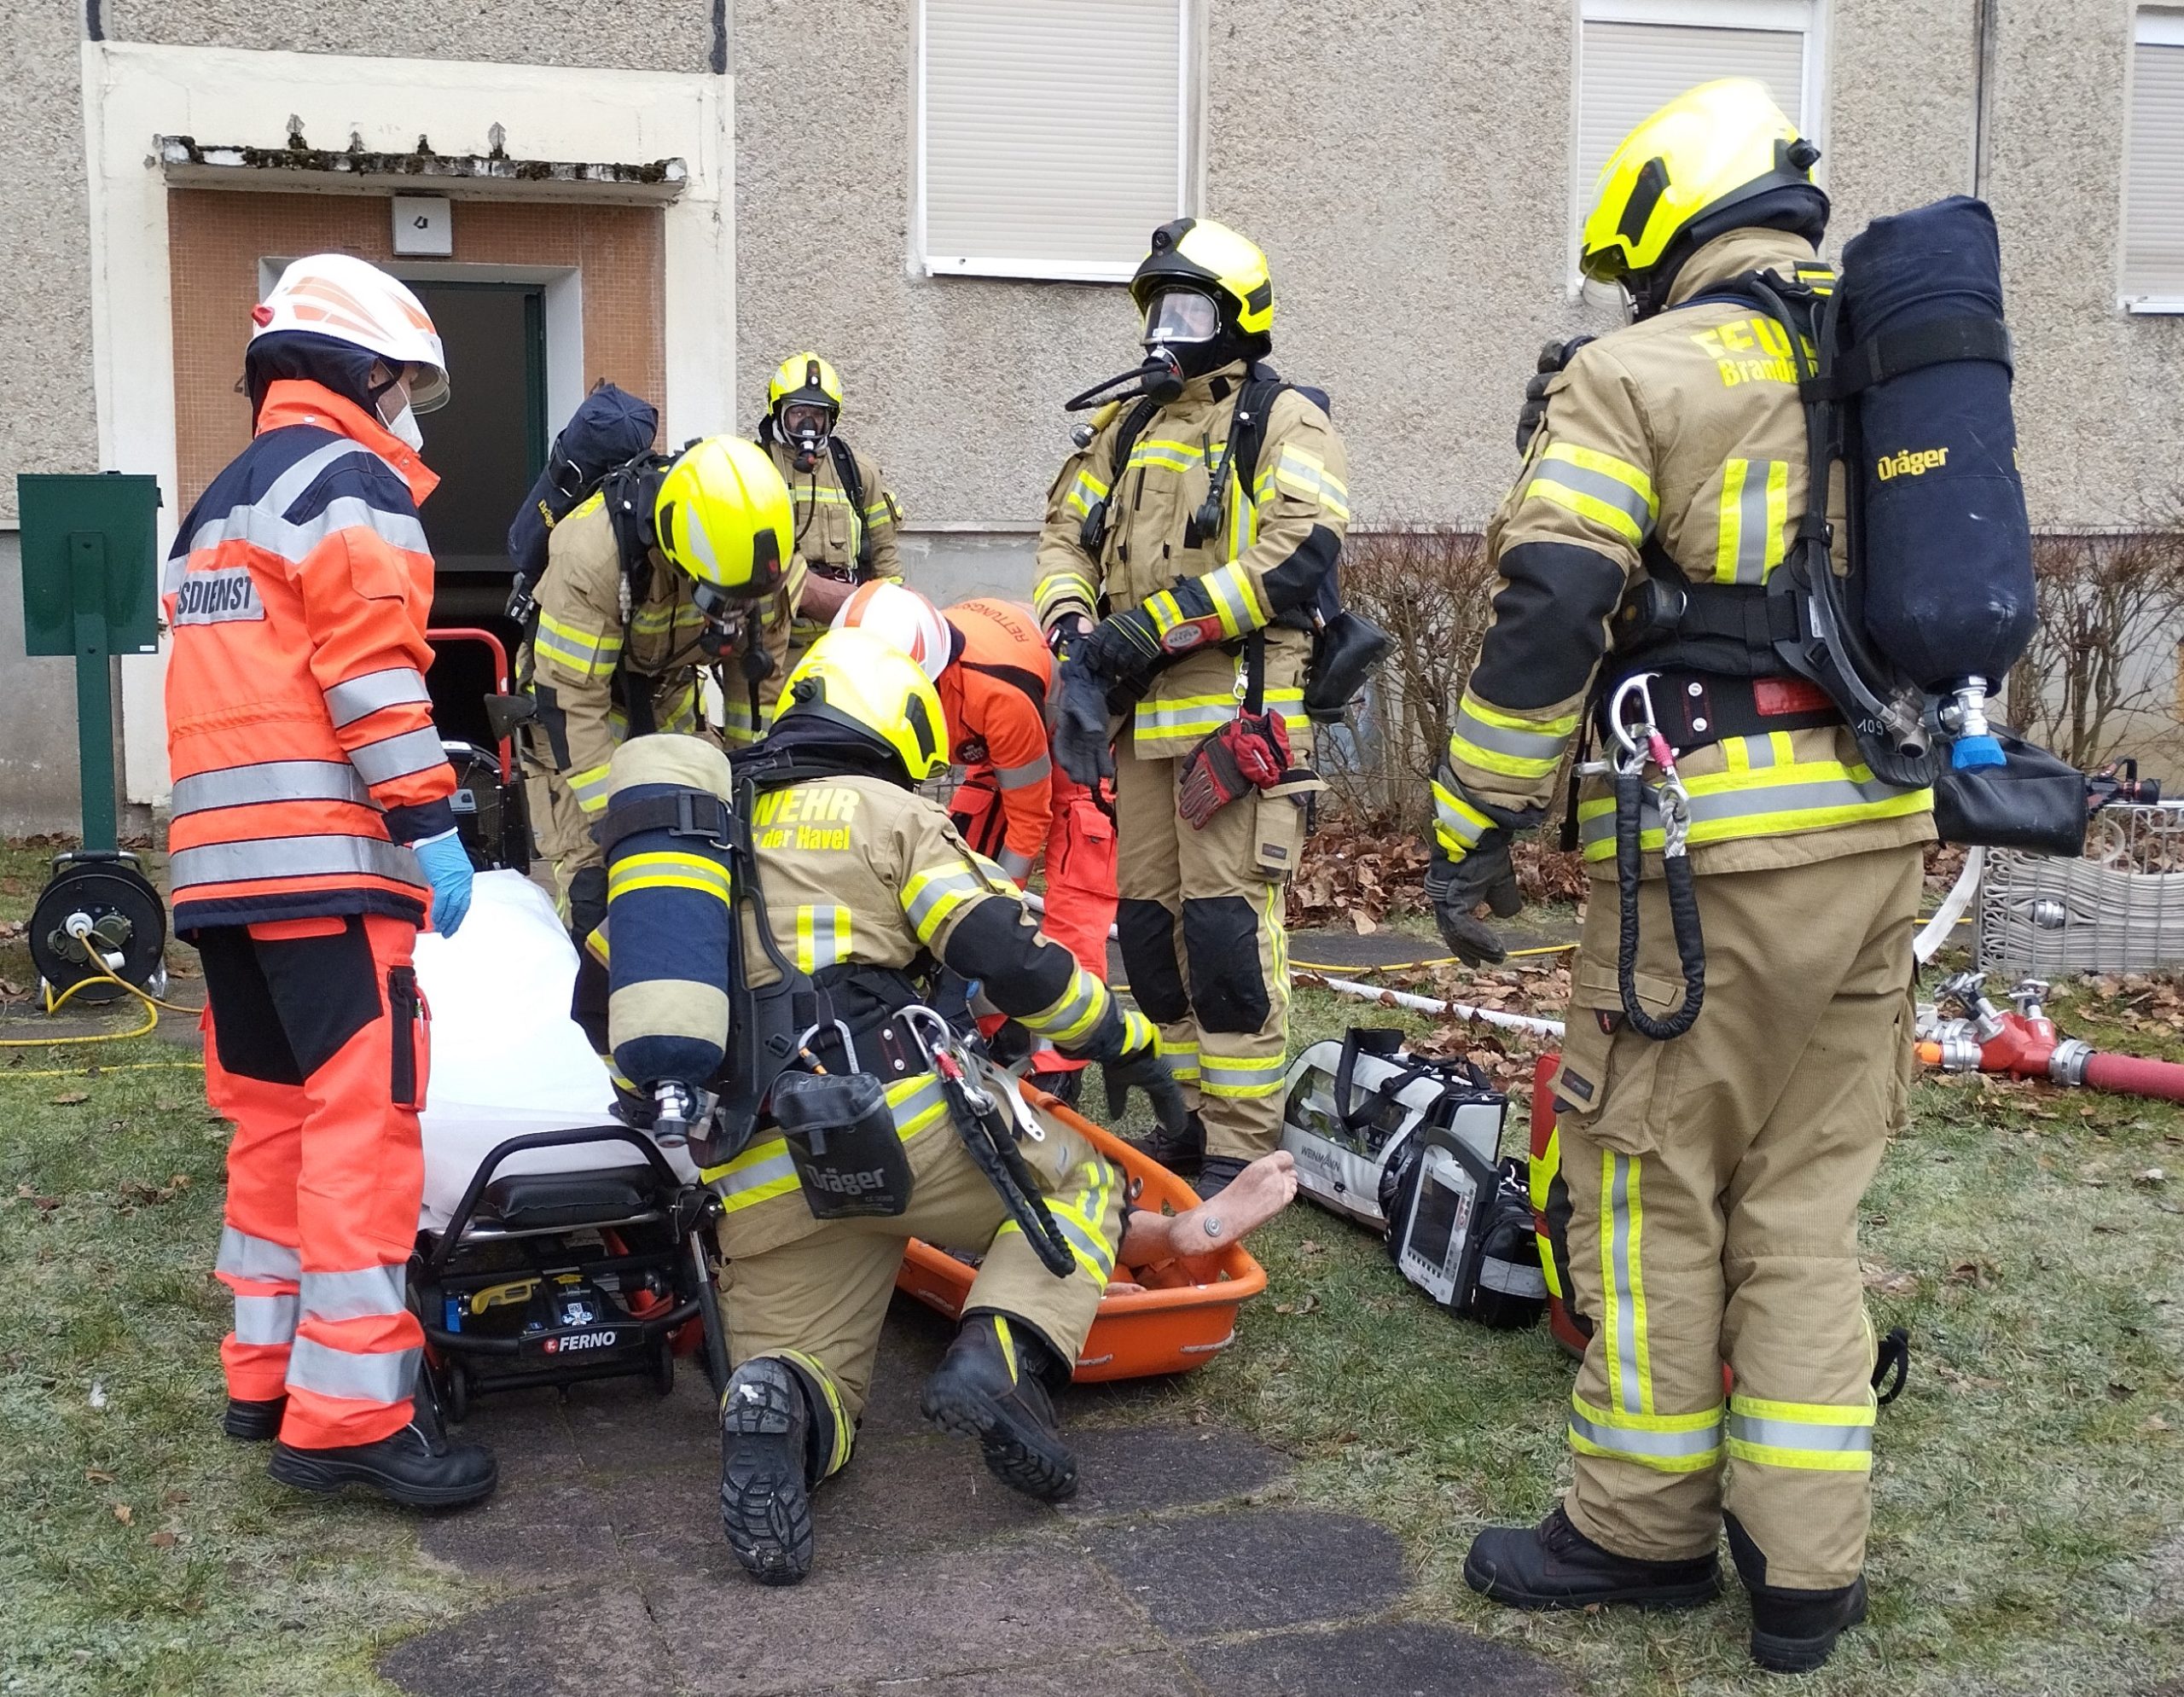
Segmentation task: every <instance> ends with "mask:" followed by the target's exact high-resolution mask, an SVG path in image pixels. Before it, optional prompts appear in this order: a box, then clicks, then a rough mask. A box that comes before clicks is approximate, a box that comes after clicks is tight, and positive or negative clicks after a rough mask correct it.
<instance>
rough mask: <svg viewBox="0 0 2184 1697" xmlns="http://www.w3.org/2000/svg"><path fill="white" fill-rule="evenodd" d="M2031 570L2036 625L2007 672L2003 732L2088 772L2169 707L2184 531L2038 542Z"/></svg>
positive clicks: (2183, 604)
mask: <svg viewBox="0 0 2184 1697" xmlns="http://www.w3.org/2000/svg"><path fill="white" fill-rule="evenodd" d="M2180 516H2184V515H2180ZM2032 569H2033V583H2034V588H2035V591H2036V596H2037V604H2038V607H2039V611H2040V624H2039V627H2038V629H2037V630H2036V631H2034V633H2033V637H2032V641H2031V642H2030V645H2029V646H2028V647H2027V648H2026V649H2025V651H2024V658H2023V659H2021V660H2018V663H2017V665H2016V666H2015V667H2013V669H2012V671H2011V672H2010V677H2009V718H2010V723H2011V724H2013V725H2015V726H2017V727H2018V729H2021V730H2023V731H2024V733H2025V734H2026V735H2029V736H2030V737H2031V738H2032V739H2033V740H2034V741H2038V742H2040V743H2042V744H2044V745H2045V746H2046V747H2049V748H2052V749H2053V751H2054V752H2055V753H2058V754H2059V755H2060V756H2062V758H2065V760H2068V761H2069V762H2070V763H2071V764H2072V765H2074V766H2078V767H2081V768H2091V767H2093V766H2094V765H2096V764H2100V762H2101V761H2103V760H2105V759H2107V758H2111V757H2113V756H2114V755H2115V754H2117V753H2122V752H2128V751H2126V750H2123V749H2122V748H2121V747H2120V744H2121V742H2122V741H2123V738H2124V737H2126V736H2128V735H2130V726H2129V721H2130V719H2131V718H2133V717H2134V716H2135V715H2137V714H2139V713H2142V712H2147V711H2149V710H2159V711H2162V712H2164V714H2165V713H2167V712H2169V711H2171V710H2172V708H2173V703H2172V700H2171V695H2172V692H2173V690H2174V689H2175V667H2174V663H2173V656H2174V654H2175V644H2176V639H2177V632H2178V628H2179V626H2180V625H2184V529H2181V528H2180V527H2179V526H2177V525H2175V524H2167V525H2164V526H2162V527H2161V528H2160V529H2158V530H2150V531H2146V532H2139V533H2136V534H2132V535H2122V536H2043V537H2036V538H2034V540H2033V547H2032Z"/></svg>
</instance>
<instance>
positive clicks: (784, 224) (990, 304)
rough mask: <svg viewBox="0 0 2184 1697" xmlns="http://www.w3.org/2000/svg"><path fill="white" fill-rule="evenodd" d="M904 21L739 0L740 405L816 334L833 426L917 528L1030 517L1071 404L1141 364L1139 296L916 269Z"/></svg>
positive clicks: (905, 7) (872, 10)
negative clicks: (832, 394) (831, 376)
mask: <svg viewBox="0 0 2184 1697" xmlns="http://www.w3.org/2000/svg"><path fill="white" fill-rule="evenodd" d="M912 16H913V8H912V5H911V4H910V0H738V3H737V5H736V9H735V42H736V86H735V143H736V185H735V187H736V249H737V251H736V273H737V276H736V357H737V362H738V368H739V369H738V371H737V374H736V396H737V414H738V416H739V417H741V418H742V419H744V420H746V421H756V420H757V419H758V416H759V414H760V413H761V412H762V411H763V410H764V406H765V398H766V380H767V379H768V377H770V375H772V372H773V369H774V367H775V365H776V364H777V363H779V362H780V361H781V358H782V357H784V356H786V355H787V354H790V353H793V352H796V351H798V350H799V349H800V348H804V347H814V348H817V349H819V350H821V351H822V352H825V353H826V354H827V355H828V357H830V358H831V359H833V360H834V363H835V364H836V365H837V366H838V367H839V369H840V371H841V374H842V382H843V386H844V388H845V392H846V395H847V404H846V405H845V409H844V413H843V433H844V434H845V436H847V437H848V438H850V439H851V440H853V441H855V442H856V443H857V445H858V446H859V447H860V448H861V449H863V450H864V451H865V452H867V453H868V454H869V455H871V456H873V457H874V459H876V460H877V461H878V462H879V463H880V468H881V469H882V471H883V472H884V473H885V474H886V478H887V480H888V482H889V484H890V485H891V486H892V487H893V488H894V489H895V491H896V492H897V494H898V495H899V496H900V497H902V500H903V505H904V507H905V509H907V511H908V514H909V519H910V521H911V523H912V524H913V525H915V524H919V523H921V522H922V523H934V522H940V523H947V524H959V525H960V524H978V525H996V526H1009V525H1022V524H1035V523H1037V520H1039V518H1040V516H1041V515H1042V513H1043V508H1044V502H1045V498H1046V491H1047V485H1048V484H1049V483H1050V482H1051V481H1052V480H1053V478H1054V470H1055V468H1056V467H1057V466H1059V465H1060V462H1061V459H1062V456H1063V455H1064V454H1065V453H1066V452H1067V450H1068V439H1067V428H1068V422H1069V421H1068V419H1067V418H1066V416H1065V415H1064V414H1063V412H1062V411H1061V406H1060V404H1061V402H1062V400H1063V399H1064V398H1066V397H1067V396H1069V395H1071V394H1073V393H1074V392H1077V390H1079V389H1081V388H1083V386H1085V385H1086V384H1088V383H1089V382H1091V381H1093V380H1095V378H1099V377H1101V376H1104V375H1107V374H1108V373H1109V372H1112V371H1116V370H1119V369H1122V368H1123V367H1124V366H1127V365H1130V364H1133V363H1136V357H1137V348H1136V343H1135V341H1134V340H1133V337H1132V329H1133V325H1132V320H1131V317H1130V302H1129V299H1128V297H1127V296H1126V295H1125V294H1124V292H1123V291H1122V290H1121V289H1120V288H1112V287H1095V286H1089V285H1081V284H1071V283H1022V282H996V281H990V280H983V279H979V278H972V277H951V278H948V279H945V280H937V279H932V278H926V277H922V276H915V277H914V276H911V275H910V274H909V270H908V261H909V212H910V184H911V154H910V53H911V32H912ZM1090 168H1095V162H1090V161H1088V169H1090ZM1056 189H1057V191H1058V192H1061V191H1064V190H1066V184H1057V185H1056Z"/></svg>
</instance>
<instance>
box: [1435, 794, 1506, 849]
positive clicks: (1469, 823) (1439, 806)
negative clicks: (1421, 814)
mask: <svg viewBox="0 0 2184 1697" xmlns="http://www.w3.org/2000/svg"><path fill="white" fill-rule="evenodd" d="M1433 815H1434V817H1435V818H1436V819H1438V821H1439V822H1440V825H1441V828H1442V829H1443V830H1444V831H1446V832H1447V833H1448V834H1449V835H1450V836H1452V837H1454V838H1455V840H1457V841H1458V842H1460V843H1461V844H1462V845H1463V846H1465V847H1466V848H1477V847H1478V840H1479V839H1480V838H1481V837H1483V836H1484V835H1485V834H1486V829H1487V827H1488V826H1489V825H1490V824H1491V823H1492V821H1491V820H1489V819H1485V818H1474V817H1472V816H1471V815H1470V814H1469V813H1467V812H1465V811H1461V809H1459V808H1458V807H1457V806H1456V805H1455V799H1454V798H1452V797H1450V796H1449V795H1447V794H1445V793H1443V791H1442V789H1441V787H1440V786H1439V785H1438V784H1436V785H1435V786H1434V787H1433Z"/></svg>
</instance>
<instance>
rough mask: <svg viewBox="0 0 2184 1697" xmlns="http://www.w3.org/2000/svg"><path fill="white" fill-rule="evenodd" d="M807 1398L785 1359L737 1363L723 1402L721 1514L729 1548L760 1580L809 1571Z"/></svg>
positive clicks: (789, 1578)
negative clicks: (739, 1365)
mask: <svg viewBox="0 0 2184 1697" xmlns="http://www.w3.org/2000/svg"><path fill="white" fill-rule="evenodd" d="M810 1450H811V1404H810V1398H808V1397H806V1396H805V1394H804V1381H803V1380H802V1378H801V1377H800V1376H799V1374H798V1373H797V1371H796V1369H794V1368H793V1367H791V1366H790V1365H789V1364H788V1363H787V1362H785V1361H781V1360H779V1359H777V1358H776V1357H772V1356H760V1357H758V1359H757V1360H755V1361H746V1362H745V1363H743V1365H742V1366H741V1367H739V1368H737V1369H735V1376H734V1377H733V1378H731V1379H730V1380H729V1381H728V1394H727V1395H726V1396H725V1397H723V1398H722V1399H721V1405H720V1519H721V1526H722V1527H723V1530H725V1531H726V1532H727V1533H728V1547H729V1549H732V1550H734V1551H735V1559H736V1560H738V1561H740V1562H741V1563H742V1564H743V1571H744V1572H746V1573H748V1574H749V1575H750V1576H751V1577H752V1578H754V1579H756V1580H757V1581H758V1583H759V1584H762V1585H793V1584H796V1583H797V1582H798V1581H799V1580H800V1579H802V1578H804V1575H805V1574H807V1573H809V1572H810V1571H811V1483H810V1479H811V1456H810Z"/></svg>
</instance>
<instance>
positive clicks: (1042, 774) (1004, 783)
mask: <svg viewBox="0 0 2184 1697" xmlns="http://www.w3.org/2000/svg"><path fill="white" fill-rule="evenodd" d="M993 775H994V776H995V777H996V778H998V779H999V780H1000V781H1001V787H1002V788H1003V789H1028V788H1030V787H1031V786H1032V785H1033V784H1037V783H1044V782H1046V781H1047V780H1048V778H1050V777H1052V776H1054V762H1053V761H1052V760H1050V759H1048V758H1047V757H1046V756H1045V755H1043V754H1042V755H1041V756H1039V758H1037V759H1036V760H1027V761H1025V763H1024V764H1022V765H1020V766H996V767H995V768H994V769H993Z"/></svg>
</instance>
